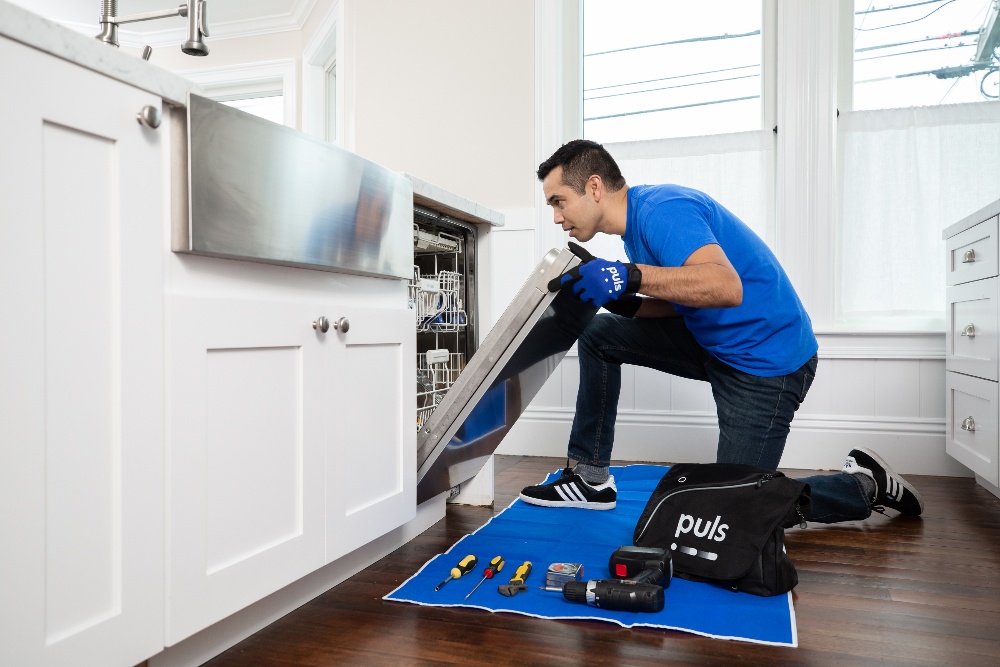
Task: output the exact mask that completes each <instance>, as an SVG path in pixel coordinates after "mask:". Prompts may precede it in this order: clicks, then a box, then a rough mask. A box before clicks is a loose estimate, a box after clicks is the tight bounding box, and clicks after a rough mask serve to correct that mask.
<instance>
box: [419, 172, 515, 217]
mask: <svg viewBox="0 0 1000 667" xmlns="http://www.w3.org/2000/svg"><path fill="white" fill-rule="evenodd" d="M402 175H403V177H404V178H406V179H408V180H409V181H410V183H412V184H413V194H414V196H420V197H424V198H425V199H430V200H431V201H435V202H438V203H439V204H442V205H443V206H445V207H447V208H450V209H454V210H455V211H460V212H462V213H465V214H466V215H468V216H471V217H473V218H476V222H478V223H480V224H488V225H491V226H493V227H503V226H504V224H505V222H504V214H503V213H500V212H499V211H495V210H493V209H491V208H487V207H485V206H482V205H481V204H477V203H475V202H474V201H471V200H468V199H466V198H465V197H462V196H460V195H456V194H455V193H453V192H449V191H447V190H445V189H444V188H439V187H438V186H436V185H433V184H431V183H428V182H427V181H425V180H423V179H420V178H417V177H416V176H413V175H412V174H407V173H403V174H402ZM456 217H457V216H456Z"/></svg>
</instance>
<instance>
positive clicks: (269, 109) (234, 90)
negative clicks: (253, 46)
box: [180, 60, 296, 127]
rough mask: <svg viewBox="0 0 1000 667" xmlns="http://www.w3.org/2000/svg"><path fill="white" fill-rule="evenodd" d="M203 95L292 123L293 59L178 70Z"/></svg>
mask: <svg viewBox="0 0 1000 667" xmlns="http://www.w3.org/2000/svg"><path fill="white" fill-rule="evenodd" d="M180 74H181V75H182V76H185V77H187V78H189V79H191V80H192V81H194V82H196V83H198V84H200V85H201V86H202V88H203V89H204V91H205V95H206V96H207V97H209V98H211V99H213V100H216V101H217V102H222V103H223V104H227V105H229V106H232V107H235V108H237V109H240V110H242V111H246V112H247V113H251V114H253V115H255V116H260V117H261V118H266V119H267V120H270V121H273V122H275V123H279V124H282V125H287V126H288V127H295V97H296V95H295V61H294V60H272V61H267V62H258V63H246V64H243V65H232V66H228V67H218V68H212V69H200V70H193V71H188V72H180Z"/></svg>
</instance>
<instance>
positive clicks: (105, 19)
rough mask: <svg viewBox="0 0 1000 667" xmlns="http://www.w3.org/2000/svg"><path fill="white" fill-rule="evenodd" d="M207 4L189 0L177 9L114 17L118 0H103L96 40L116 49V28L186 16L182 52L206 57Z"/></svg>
mask: <svg viewBox="0 0 1000 667" xmlns="http://www.w3.org/2000/svg"><path fill="white" fill-rule="evenodd" d="M207 5H208V2H207V1H206V0H190V2H188V3H187V4H185V5H180V6H178V7H177V8H176V9H162V10H159V11H155V12H146V13H144V14H133V15H132V16H121V17H119V16H115V15H116V14H117V13H118V0H102V2H101V34H99V35H97V36H96V38H97V39H99V40H101V41H102V42H104V43H105V44H110V45H111V46H114V47H117V46H118V26H119V25H121V24H123V23H136V22H137V21H149V20H151V19H161V18H166V17H169V16H186V17H187V20H188V35H187V41H186V42H184V43H183V44H181V51H183V52H184V53H186V54H188V55H189V56H207V55H208V45H207V44H205V40H204V38H205V37H208V17H207V15H206V9H207ZM152 52H153V50H152V49H151V48H149V47H148V46H147V47H146V48H145V50H144V51H143V54H142V57H143V60H148V59H149V54H151V53H152Z"/></svg>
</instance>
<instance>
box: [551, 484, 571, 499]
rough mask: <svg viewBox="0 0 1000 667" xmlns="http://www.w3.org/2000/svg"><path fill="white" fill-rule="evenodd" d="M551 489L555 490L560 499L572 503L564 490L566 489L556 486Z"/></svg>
mask: <svg viewBox="0 0 1000 667" xmlns="http://www.w3.org/2000/svg"><path fill="white" fill-rule="evenodd" d="M552 488H553V489H555V490H556V493H558V494H559V497H560V498H562V499H563V500H565V501H566V502H573V500H574V499H573V498H570V497H568V493H567V491H565V490H564V489H565V488H566V487H565V486H560V485H556V486H553V487H552Z"/></svg>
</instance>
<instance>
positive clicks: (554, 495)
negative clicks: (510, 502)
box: [521, 468, 618, 510]
mask: <svg viewBox="0 0 1000 667" xmlns="http://www.w3.org/2000/svg"><path fill="white" fill-rule="evenodd" d="M617 499H618V489H617V488H615V478H614V475H610V476H609V477H608V479H607V481H605V482H604V483H603V484H599V485H597V486H594V485H592V484H588V483H587V482H585V481H584V480H583V478H582V477H580V476H579V475H577V474H576V473H575V472H573V470H572V469H571V468H565V469H564V470H563V473H562V477H560V478H559V479H557V480H556V481H554V482H552V483H550V484H539V485H538V486H526V487H524V489H522V490H521V500H523V501H524V502H526V503H529V504H531V505H541V506H542V507H581V508H583V509H588V510H613V509H614V508H615V501H616V500H617Z"/></svg>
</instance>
